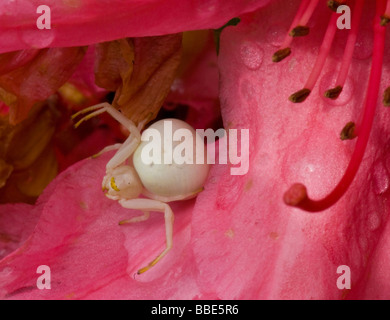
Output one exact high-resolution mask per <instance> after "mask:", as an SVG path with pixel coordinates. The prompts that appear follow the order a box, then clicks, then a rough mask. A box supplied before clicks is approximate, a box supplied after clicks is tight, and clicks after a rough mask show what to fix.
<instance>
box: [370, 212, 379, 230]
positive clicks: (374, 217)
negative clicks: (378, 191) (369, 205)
mask: <svg viewBox="0 0 390 320" xmlns="http://www.w3.org/2000/svg"><path fill="white" fill-rule="evenodd" d="M380 225H381V218H380V217H379V215H378V213H377V212H372V213H370V214H369V215H368V217H367V227H368V229H369V230H370V231H375V230H376V229H378V228H379V227H380Z"/></svg>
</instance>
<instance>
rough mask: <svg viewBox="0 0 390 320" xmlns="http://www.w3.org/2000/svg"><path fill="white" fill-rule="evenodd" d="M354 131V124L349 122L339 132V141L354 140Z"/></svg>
mask: <svg viewBox="0 0 390 320" xmlns="http://www.w3.org/2000/svg"><path fill="white" fill-rule="evenodd" d="M355 129H356V125H355V123H354V122H352V121H350V122H348V123H347V124H346V125H345V126H344V128H343V130H341V133H340V139H341V140H352V139H354V138H356V137H357V136H356V134H355Z"/></svg>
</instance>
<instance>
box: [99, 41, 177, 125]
mask: <svg viewBox="0 0 390 320" xmlns="http://www.w3.org/2000/svg"><path fill="white" fill-rule="evenodd" d="M125 41H126V42H125ZM181 41H182V34H174V35H165V36H156V37H144V38H134V39H126V40H121V41H116V42H115V43H114V44H112V45H109V44H105V45H104V46H105V48H106V50H107V51H108V52H107V53H104V52H101V51H99V54H98V61H97V67H96V70H97V73H96V78H97V79H98V80H97V81H98V82H97V84H98V85H99V83H100V84H104V86H103V87H104V88H106V89H108V88H117V90H116V94H115V98H114V101H113V106H114V107H116V108H118V109H120V110H121V111H122V112H123V113H124V114H125V115H126V116H127V117H128V118H130V119H131V120H133V121H134V122H135V123H136V124H138V123H139V122H140V121H143V120H145V119H147V120H148V121H150V120H152V119H154V118H155V117H156V115H157V113H158V111H159V110H160V108H161V106H162V104H163V102H164V100H165V98H166V96H167V95H168V93H169V91H170V88H171V85H172V82H173V80H174V78H175V76H176V72H177V69H178V66H179V64H180V58H181ZM104 46H101V47H100V48H99V50H101V49H104ZM115 47H119V49H120V50H117V51H116V52H117V55H115V51H114V50H113V49H114V48H115ZM132 50H133V54H132V53H131V51H132ZM109 59H116V61H112V62H109V61H108V60H109ZM103 63H105V65H104V64H103ZM115 70H116V71H115ZM115 72H116V74H115ZM103 74H106V75H107V74H108V75H109V76H108V79H109V80H107V78H106V80H102V75H103ZM118 79H121V81H122V82H121V84H120V85H119V86H117V84H118Z"/></svg>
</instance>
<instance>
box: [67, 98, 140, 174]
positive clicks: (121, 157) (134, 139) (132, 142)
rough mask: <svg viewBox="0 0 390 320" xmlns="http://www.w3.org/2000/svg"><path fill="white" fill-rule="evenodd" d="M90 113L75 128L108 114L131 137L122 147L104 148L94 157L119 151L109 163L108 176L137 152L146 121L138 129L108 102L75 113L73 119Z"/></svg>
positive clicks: (118, 145) (117, 145) (107, 167)
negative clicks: (107, 152) (98, 116)
mask: <svg viewBox="0 0 390 320" xmlns="http://www.w3.org/2000/svg"><path fill="white" fill-rule="evenodd" d="M90 111H93V112H92V113H90V114H88V115H86V116H85V117H83V118H82V119H80V120H79V121H78V122H77V123H76V124H75V125H74V126H75V128H77V127H78V126H79V125H80V124H81V123H83V122H84V121H86V120H89V119H91V118H93V117H95V116H97V115H99V114H102V113H104V112H108V113H109V114H110V115H111V116H112V117H113V118H114V119H115V120H117V121H118V122H119V123H120V124H122V125H123V126H124V127H125V128H127V129H128V130H129V132H130V135H129V137H128V138H127V139H126V141H125V142H124V143H123V144H122V145H120V144H116V145H113V146H108V147H106V148H104V149H103V150H102V151H100V152H99V153H98V154H97V155H95V156H94V157H97V156H99V155H100V154H102V153H103V152H106V151H110V150H115V149H118V151H117V153H116V154H115V155H114V156H113V157H112V159H111V160H110V161H109V162H108V163H107V166H106V172H107V174H109V173H110V172H111V171H112V169H114V168H116V167H118V166H119V165H121V164H122V163H123V162H125V161H126V159H127V158H129V157H130V156H131V155H132V154H133V152H134V151H135V149H136V148H137V146H138V145H139V143H140V141H141V132H140V130H141V129H142V128H143V126H144V125H145V122H146V120H145V121H142V122H140V123H139V124H138V127H137V126H136V125H135V124H134V122H133V121H131V120H130V119H128V118H126V117H125V116H124V115H123V114H122V113H121V112H119V111H118V110H117V109H115V108H114V107H113V106H112V105H110V104H109V103H107V102H104V103H100V104H97V105H94V106H91V107H88V108H85V109H83V110H81V111H79V112H77V113H75V114H74V115H73V116H72V119H74V118H76V117H78V116H79V115H82V114H85V113H88V112H90Z"/></svg>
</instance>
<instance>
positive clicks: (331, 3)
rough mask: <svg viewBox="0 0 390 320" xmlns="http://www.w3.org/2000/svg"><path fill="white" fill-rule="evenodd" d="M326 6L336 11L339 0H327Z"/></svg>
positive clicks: (339, 4)
mask: <svg viewBox="0 0 390 320" xmlns="http://www.w3.org/2000/svg"><path fill="white" fill-rule="evenodd" d="M327 6H328V8H329V9H330V10H332V11H334V12H337V8H338V7H339V6H341V3H340V2H339V1H335V0H329V1H328V3H327Z"/></svg>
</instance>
